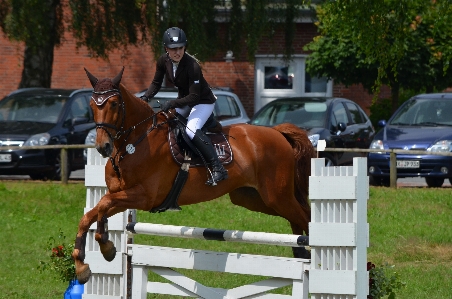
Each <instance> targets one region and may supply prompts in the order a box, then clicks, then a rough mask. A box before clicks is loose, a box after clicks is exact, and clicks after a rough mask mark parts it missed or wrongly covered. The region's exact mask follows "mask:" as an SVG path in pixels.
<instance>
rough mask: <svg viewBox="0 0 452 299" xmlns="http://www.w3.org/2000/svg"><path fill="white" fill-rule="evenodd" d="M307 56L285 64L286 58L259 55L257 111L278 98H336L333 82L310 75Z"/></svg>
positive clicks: (257, 62) (256, 70) (256, 76)
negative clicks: (307, 69)
mask: <svg viewBox="0 0 452 299" xmlns="http://www.w3.org/2000/svg"><path fill="white" fill-rule="evenodd" d="M306 57H307V55H294V57H293V59H292V60H291V61H284V60H283V59H282V55H279V56H278V55H277V56H273V55H272V56H267V55H256V64H255V89H254V91H255V93H254V96H255V98H254V111H255V112H257V111H258V110H259V109H260V108H262V107H263V106H264V105H265V104H267V103H269V102H271V101H273V100H275V99H277V98H282V97H305V96H332V95H333V83H332V81H329V80H328V79H327V78H318V77H313V76H310V75H309V74H308V73H306V67H305V66H306Z"/></svg>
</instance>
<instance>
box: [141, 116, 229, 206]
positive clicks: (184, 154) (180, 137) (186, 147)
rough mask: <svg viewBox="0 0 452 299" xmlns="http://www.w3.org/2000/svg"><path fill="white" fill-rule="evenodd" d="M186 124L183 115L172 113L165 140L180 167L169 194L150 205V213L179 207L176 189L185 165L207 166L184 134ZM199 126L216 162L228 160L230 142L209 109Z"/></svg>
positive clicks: (184, 174)
mask: <svg viewBox="0 0 452 299" xmlns="http://www.w3.org/2000/svg"><path fill="white" fill-rule="evenodd" d="M186 124H187V119H186V118H184V117H182V116H181V115H178V114H176V118H174V119H173V120H171V121H170V122H169V126H168V127H169V129H168V143H169V146H170V151H171V155H172V156H173V158H174V161H176V163H178V164H179V165H181V168H180V169H179V172H178V173H177V175H176V178H175V180H174V183H173V186H172V187H171V190H170V192H169V194H168V195H167V197H166V198H165V200H164V201H163V203H162V204H161V205H160V206H158V207H154V208H152V209H151V210H150V211H149V212H151V213H161V212H165V211H168V210H169V211H180V210H181V208H180V207H179V205H178V203H177V199H178V198H179V195H180V192H181V191H182V188H183V187H184V185H185V182H186V181H187V178H188V169H189V167H198V166H204V167H208V165H207V163H206V161H205V159H204V158H203V157H201V153H200V152H199V150H198V149H197V148H196V147H195V146H194V145H193V143H192V142H191V139H190V138H189V137H188V135H187V132H186V131H185V128H186ZM201 130H203V131H204V133H205V134H206V136H207V137H208V138H210V141H211V142H212V144H213V145H214V148H215V150H216V152H217V155H218V158H219V159H220V162H221V163H222V164H228V163H231V162H232V148H231V145H230V144H229V141H228V140H227V139H226V136H225V135H224V134H223V132H222V126H221V124H220V123H219V122H218V121H217V120H216V119H215V118H214V115H213V113H212V115H211V116H210V117H209V119H208V120H207V121H206V124H205V125H204V126H203V128H202V129H201Z"/></svg>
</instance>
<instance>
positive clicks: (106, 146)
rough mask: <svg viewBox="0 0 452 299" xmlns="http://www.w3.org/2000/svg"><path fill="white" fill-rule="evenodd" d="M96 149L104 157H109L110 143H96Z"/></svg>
mask: <svg viewBox="0 0 452 299" xmlns="http://www.w3.org/2000/svg"><path fill="white" fill-rule="evenodd" d="M96 149H97V151H98V152H99V154H101V155H102V157H104V158H106V157H109V156H110V155H111V153H112V147H111V145H110V143H105V144H104V145H103V146H99V145H98V146H96Z"/></svg>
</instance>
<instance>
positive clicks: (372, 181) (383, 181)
mask: <svg viewBox="0 0 452 299" xmlns="http://www.w3.org/2000/svg"><path fill="white" fill-rule="evenodd" d="M369 185H371V186H383V187H389V186H390V185H391V181H390V180H389V179H388V178H380V177H377V178H376V177H374V176H372V175H369Z"/></svg>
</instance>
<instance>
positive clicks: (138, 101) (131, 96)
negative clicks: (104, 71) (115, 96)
mask: <svg viewBox="0 0 452 299" xmlns="http://www.w3.org/2000/svg"><path fill="white" fill-rule="evenodd" d="M119 88H120V90H121V95H122V96H123V97H128V98H129V99H130V100H131V101H134V102H135V103H136V104H137V105H139V106H140V108H142V109H145V110H147V111H149V113H151V114H154V113H155V112H154V110H153V109H152V107H151V106H150V105H149V104H148V103H146V102H145V101H143V100H142V99H140V98H138V97H136V96H135V95H134V94H132V93H131V92H130V91H129V90H128V89H127V88H126V87H125V86H124V84H122V83H120V84H119Z"/></svg>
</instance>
